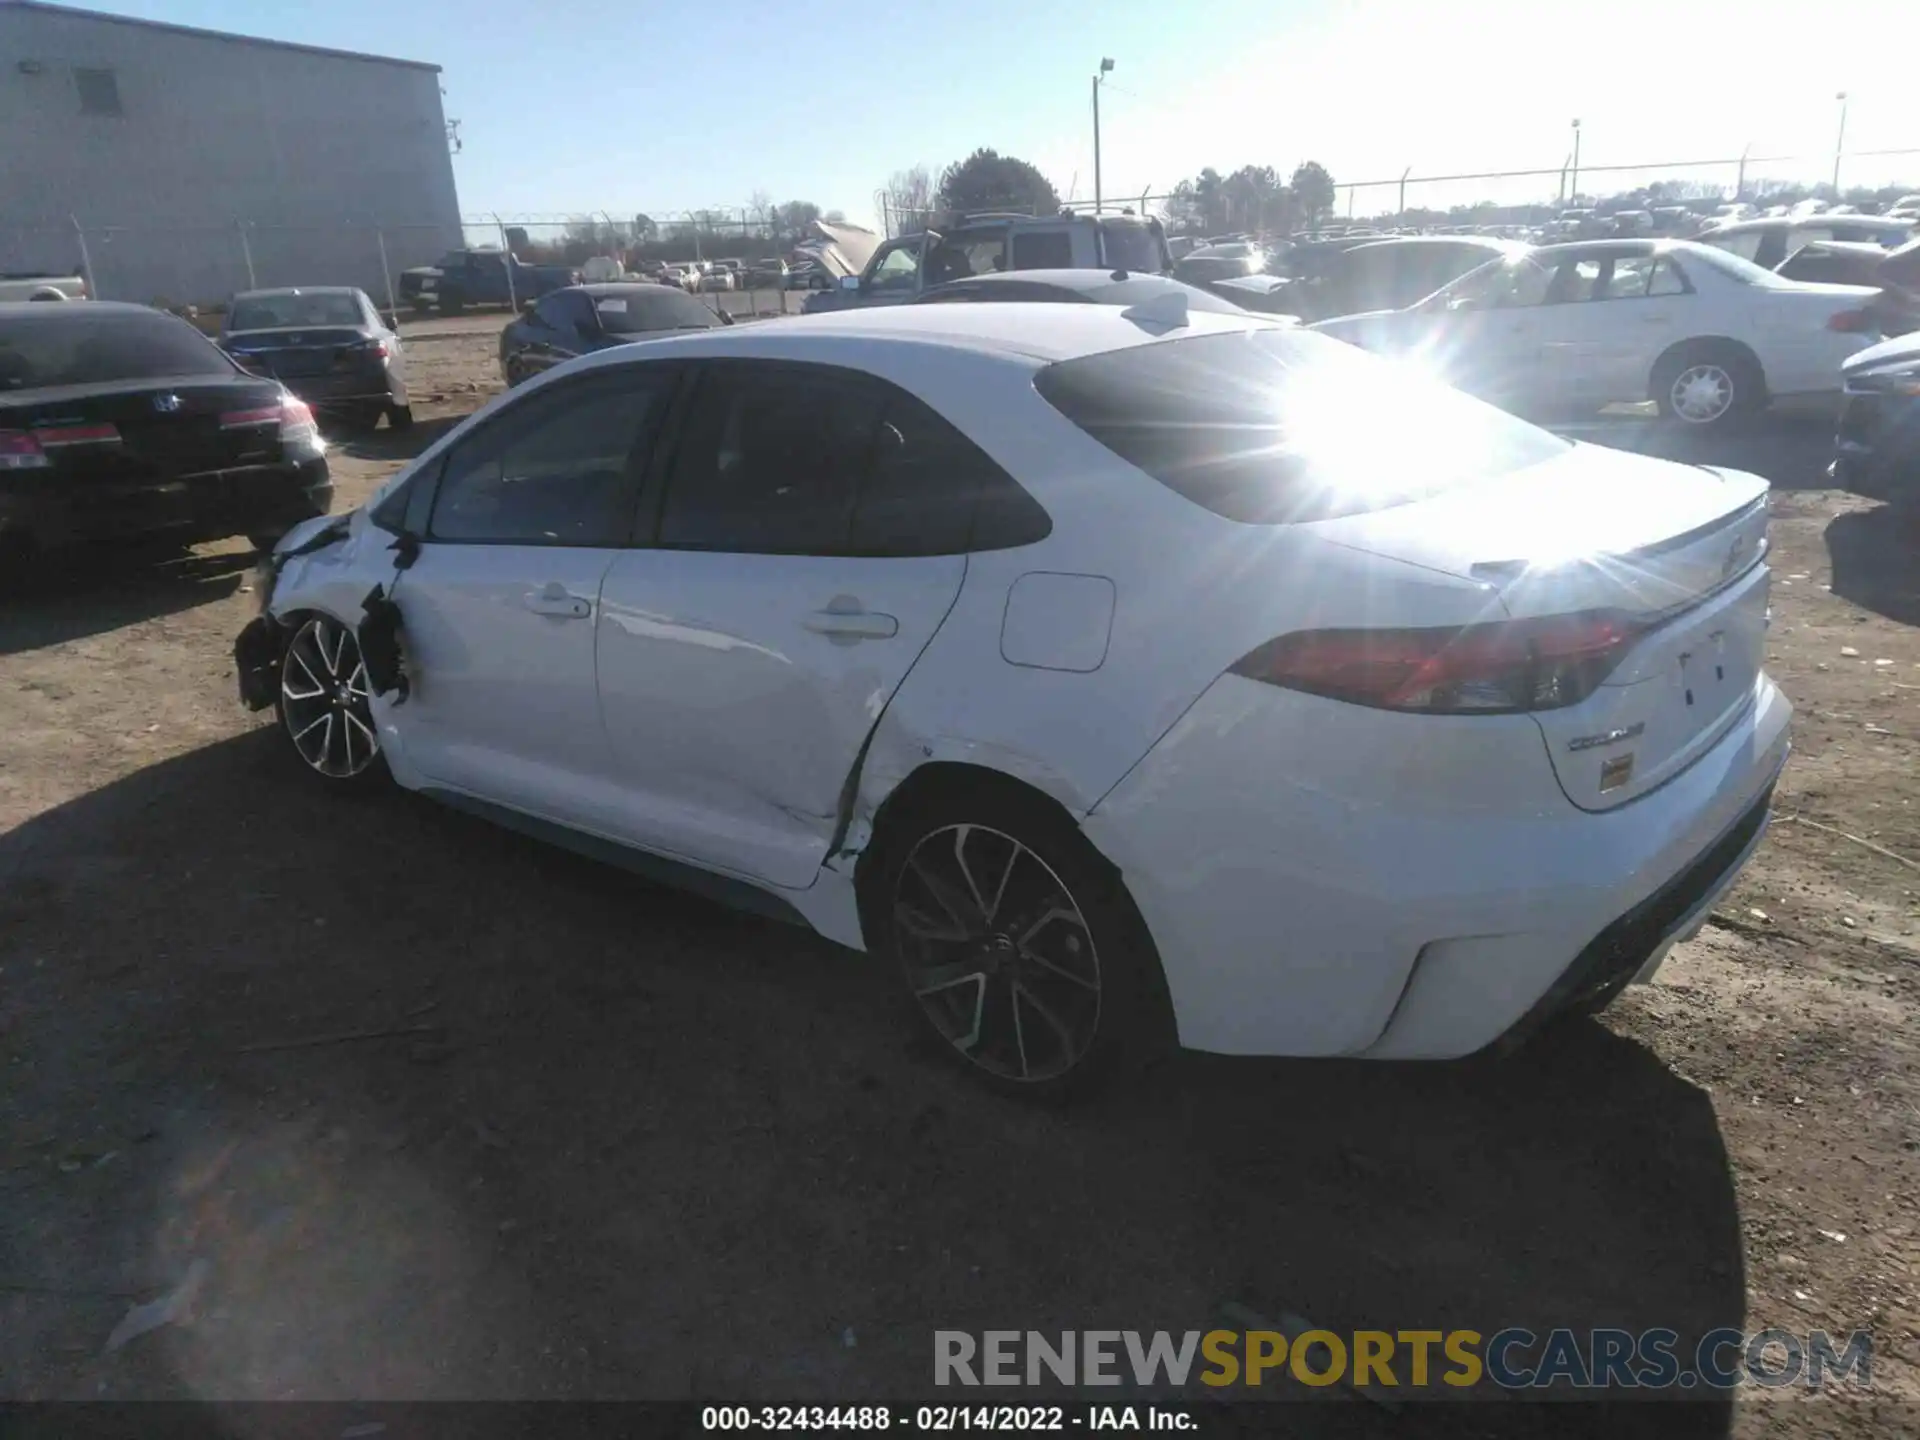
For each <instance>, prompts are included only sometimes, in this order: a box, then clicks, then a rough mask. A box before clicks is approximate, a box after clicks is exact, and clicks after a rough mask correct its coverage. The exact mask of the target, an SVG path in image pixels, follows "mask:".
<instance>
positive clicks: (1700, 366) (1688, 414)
mask: <svg viewBox="0 0 1920 1440" xmlns="http://www.w3.org/2000/svg"><path fill="white" fill-rule="evenodd" d="M1648 391H1649V393H1650V394H1651V395H1652V396H1653V399H1654V402H1655V403H1656V404H1657V405H1659V407H1660V414H1661V415H1662V416H1663V417H1664V418H1666V419H1668V420H1672V421H1675V422H1677V423H1678V424H1681V425H1685V426H1686V427H1688V428H1689V429H1692V430H1701V431H1705V430H1719V429H1725V428H1727V427H1728V426H1731V425H1735V424H1738V423H1739V422H1740V421H1741V420H1743V419H1746V418H1747V417H1748V416H1751V415H1753V414H1755V413H1756V412H1758V411H1760V410H1763V409H1765V408H1766V404H1767V378H1766V374H1765V372H1763V371H1762V370H1761V368H1760V362H1759V361H1758V360H1756V359H1754V357H1753V354H1752V353H1751V352H1750V351H1748V350H1745V349H1743V348H1742V347H1740V346H1738V345H1733V344H1730V343H1728V342H1726V341H1723V340H1691V341H1688V342H1687V343H1686V344H1683V345H1676V346H1674V348H1673V349H1671V350H1669V351H1668V352H1667V353H1666V354H1665V355H1662V356H1661V357H1660V359H1659V361H1658V362H1657V363H1656V364H1655V365H1654V367H1653V375H1652V378H1651V379H1650V381H1649V382H1648Z"/></svg>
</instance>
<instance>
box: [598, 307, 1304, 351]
mask: <svg viewBox="0 0 1920 1440" xmlns="http://www.w3.org/2000/svg"><path fill="white" fill-rule="evenodd" d="M1286 328H1288V327H1287V326H1285V325H1283V324H1281V323H1280V322H1278V321H1275V320H1270V319H1268V318H1267V317H1265V316H1260V315H1252V314H1241V313H1232V314H1223V313H1221V312H1219V311H1211V310H1190V311H1189V312H1188V313H1187V323H1186V324H1185V325H1183V326H1180V327H1179V328H1177V329H1176V328H1172V327H1169V326H1167V325H1164V324H1156V323H1153V322H1152V321H1147V320H1141V319H1136V318H1132V317H1131V314H1130V311H1129V310H1126V309H1122V308H1121V307H1119V306H1116V305H1058V304H1053V305H1050V304H1046V303H1044V302H1041V303H1033V304H1023V303H1018V302H1014V303H1008V304H1002V305H892V306H886V307H882V308H876V309H869V310H829V311H825V312H823V313H821V314H817V315H801V316H797V317H795V318H794V319H792V320H783V321H781V322H780V323H779V324H777V325H737V326H732V327H726V326H722V327H720V328H718V329H714V330H703V331H701V332H700V333H699V334H697V335H694V334H688V335H684V336H667V337H663V338H662V339H659V340H655V341H650V342H648V344H647V347H646V349H647V353H648V354H649V355H656V356H658V355H664V354H666V353H667V351H668V348H669V347H674V348H678V349H681V350H684V351H688V352H689V353H699V354H703V355H724V354H726V353H728V352H730V351H740V352H744V353H746V354H753V355H758V354H766V355H770V356H771V355H780V354H785V355H788V356H791V355H792V354H793V353H794V352H795V351H803V352H813V353H815V354H817V355H818V357H819V358H820V359H822V360H823V361H824V360H829V359H831V358H832V357H833V356H835V355H841V356H846V355H848V353H849V352H857V351H861V350H866V349H871V348H872V347H874V346H880V347H882V348H890V347H894V346H900V347H925V346H939V347H945V348H949V349H956V350H968V351H972V352H974V353H976V354H985V355H997V356H1000V357H1003V358H1021V359H1025V360H1028V361H1038V362H1040V363H1041V364H1052V363H1053V362H1055V361H1059V360H1072V359H1076V358H1078V357H1079V356H1082V355H1098V354H1103V353H1105V352H1107V351H1110V350H1125V349H1128V348H1130V347H1132V346H1135V345H1149V344H1153V343H1155V342H1157V341H1160V340H1175V339H1188V338H1191V337H1194V336H1199V335H1207V334H1222V333H1230V332H1235V331H1250V330H1282V329H1286ZM624 348H625V347H621V346H615V347H613V348H612V349H610V350H603V351H600V352H598V354H597V355H596V356H594V357H593V358H592V359H589V360H587V361H585V362H578V363H584V364H588V365H592V364H614V363H618V362H619V360H620V358H621V352H622V350H623V349H624ZM626 358H628V359H631V358H633V357H632V356H631V355H630V354H629V355H627V356H626Z"/></svg>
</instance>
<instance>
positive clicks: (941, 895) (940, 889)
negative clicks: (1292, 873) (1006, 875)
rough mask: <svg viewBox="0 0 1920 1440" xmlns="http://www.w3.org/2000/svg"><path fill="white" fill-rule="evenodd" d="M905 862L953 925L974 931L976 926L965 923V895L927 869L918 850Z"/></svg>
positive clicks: (968, 932) (963, 930)
mask: <svg viewBox="0 0 1920 1440" xmlns="http://www.w3.org/2000/svg"><path fill="white" fill-rule="evenodd" d="M907 864H908V868H910V869H911V870H912V871H913V873H914V874H915V875H918V876H919V877H920V882H921V883H922V884H923V885H925V886H926V887H927V893H928V894H930V895H932V896H933V898H934V899H935V900H936V901H938V902H939V905H940V908H941V909H942V910H944V911H946V912H947V915H948V917H949V918H950V919H951V920H952V921H953V923H954V925H955V926H956V927H958V928H959V929H960V930H961V931H962V932H963V933H964V934H969V935H971V934H972V933H974V931H975V930H976V929H977V928H978V927H977V926H970V925H969V924H968V923H967V916H966V914H965V910H966V897H965V896H964V895H962V894H961V893H960V892H959V891H958V890H956V889H954V887H953V886H952V885H951V884H949V883H948V882H947V881H945V880H942V879H941V878H940V877H939V876H937V875H935V874H934V873H933V872H932V871H931V870H929V869H928V868H927V866H926V862H925V861H923V860H922V859H921V858H920V855H919V852H918V851H915V852H914V854H913V857H912V858H911V859H910V860H909V861H908V862H907Z"/></svg>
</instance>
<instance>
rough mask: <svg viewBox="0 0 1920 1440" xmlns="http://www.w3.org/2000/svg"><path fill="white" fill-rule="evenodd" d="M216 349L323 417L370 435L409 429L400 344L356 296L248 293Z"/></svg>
mask: <svg viewBox="0 0 1920 1440" xmlns="http://www.w3.org/2000/svg"><path fill="white" fill-rule="evenodd" d="M220 344H221V347H222V348H223V349H225V350H226V352H227V353H228V354H229V355H231V356H233V357H234V359H236V360H238V361H239V362H240V364H241V365H242V366H244V367H245V368H246V369H249V370H252V371H254V372H255V373H256V374H260V375H268V376H272V377H273V378H274V379H276V380H282V381H284V382H286V386H287V388H288V389H289V390H291V391H293V393H294V394H296V395H298V396H299V397H300V398H301V399H302V400H304V401H306V402H307V403H308V404H309V405H311V406H312V407H313V408H314V409H315V410H317V411H319V412H320V413H321V414H322V415H326V416H337V417H338V418H339V419H340V420H341V421H342V423H344V424H349V425H357V426H359V427H361V428H363V429H371V428H373V426H375V425H377V424H379V423H380V417H381V416H382V415H385V416H386V417H387V423H388V424H389V425H391V426H392V427H393V428H394V429H396V430H402V429H405V428H406V427H407V426H409V425H411V424H412V423H413V410H412V408H411V406H410V405H409V404H408V402H407V375H406V363H405V360H404V358H403V356H402V353H401V348H400V337H399V336H398V335H396V334H395V333H394V332H393V330H392V328H391V327H389V326H388V324H387V322H386V321H385V320H383V319H382V318H381V316H380V312H379V311H378V310H376V309H374V306H373V302H372V301H371V300H369V299H368V298H367V296H366V292H364V291H361V290H352V289H348V288H347V287H345V286H327V287H305V286H303V287H301V288H299V289H292V290H248V291H246V292H244V293H243V294H239V295H236V296H234V297H233V299H231V300H229V301H228V302H227V317H226V321H225V323H224V324H223V325H222V327H221V331H220Z"/></svg>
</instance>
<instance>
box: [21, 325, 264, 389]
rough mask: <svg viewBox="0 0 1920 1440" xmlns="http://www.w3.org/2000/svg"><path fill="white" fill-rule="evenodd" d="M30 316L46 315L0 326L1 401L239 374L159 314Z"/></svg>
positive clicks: (201, 339) (206, 343) (190, 331)
mask: <svg viewBox="0 0 1920 1440" xmlns="http://www.w3.org/2000/svg"><path fill="white" fill-rule="evenodd" d="M32 308H33V309H34V310H35V311H36V312H37V311H42V310H44V311H46V312H48V313H46V314H39V313H36V314H32V315H25V316H13V317H9V318H7V319H5V320H0V393H5V392H7V391H12V390H41V389H49V388H51V387H53V386H56V385H106V384H111V383H113V382H115V381H120V380H163V379H172V378H174V377H176V376H186V375H231V374H233V373H234V367H233V362H232V361H230V360H228V359H227V358H226V356H224V355H222V354H221V353H220V351H219V349H218V347H216V346H215V345H214V343H213V342H212V341H211V340H209V339H208V338H207V337H206V336H204V335H202V334H201V333H200V332H199V331H198V330H196V329H194V328H193V326H191V325H189V324H187V322H186V321H184V320H178V319H175V318H174V317H173V316H171V315H162V314H161V313H160V312H159V311H157V310H156V311H147V312H142V311H137V310H136V311H105V310H98V309H95V308H94V307H92V306H91V305H49V306H39V305H36V306H34V307H32Z"/></svg>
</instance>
